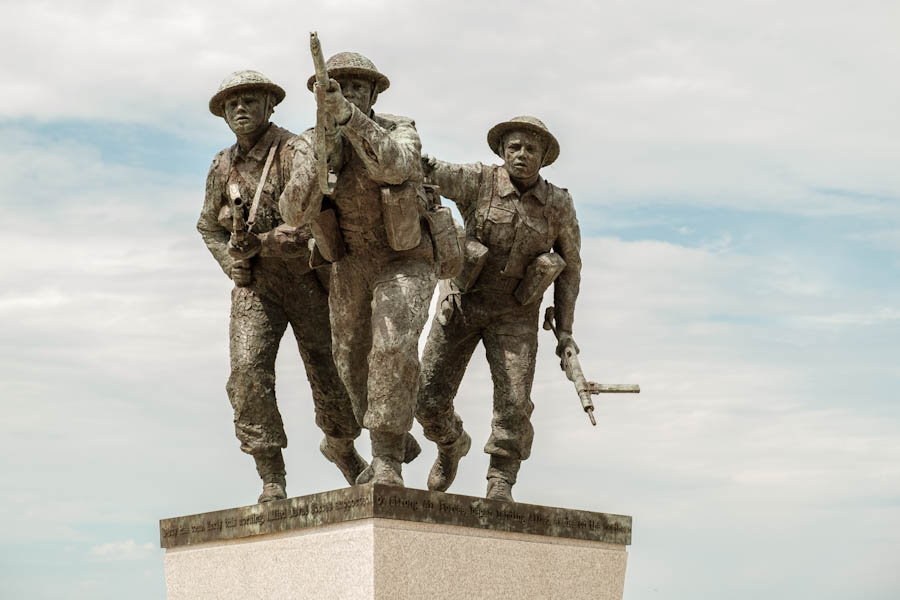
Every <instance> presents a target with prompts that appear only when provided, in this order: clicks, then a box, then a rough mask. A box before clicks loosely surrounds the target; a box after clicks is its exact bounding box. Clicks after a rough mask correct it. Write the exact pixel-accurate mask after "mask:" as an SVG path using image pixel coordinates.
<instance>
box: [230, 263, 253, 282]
mask: <svg viewBox="0 0 900 600" xmlns="http://www.w3.org/2000/svg"><path fill="white" fill-rule="evenodd" d="M231 280H232V281H234V285H236V286H238V287H247V286H248V285H250V283H251V282H252V281H253V273H252V271H251V270H250V266H249V265H247V264H246V263H242V262H238V263H235V264H234V266H232V267H231Z"/></svg>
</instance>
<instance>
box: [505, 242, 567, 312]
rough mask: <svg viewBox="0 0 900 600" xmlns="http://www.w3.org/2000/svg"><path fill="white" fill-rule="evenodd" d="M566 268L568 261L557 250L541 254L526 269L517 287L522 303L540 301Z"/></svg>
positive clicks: (518, 296) (517, 293)
mask: <svg viewBox="0 0 900 600" xmlns="http://www.w3.org/2000/svg"><path fill="white" fill-rule="evenodd" d="M565 268H566V261H564V260H563V258H562V257H561V256H560V255H559V254H557V253H555V252H546V253H544V254H541V255H540V256H538V257H537V258H535V259H534V260H533V261H531V264H529V265H528V267H527V268H526V269H525V277H523V278H522V282H521V283H520V284H519V285H518V287H516V291H515V296H516V300H518V301H519V302H520V303H521V304H531V303H533V302H540V301H541V298H543V296H544V292H546V291H547V288H548V287H550V284H551V283H553V281H554V280H555V279H556V278H557V277H559V274H560V273H562V272H563V269H565Z"/></svg>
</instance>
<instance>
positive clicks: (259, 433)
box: [226, 287, 287, 476]
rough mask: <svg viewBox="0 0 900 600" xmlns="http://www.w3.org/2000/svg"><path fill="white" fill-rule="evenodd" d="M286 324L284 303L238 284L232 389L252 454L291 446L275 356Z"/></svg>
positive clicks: (241, 436)
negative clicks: (279, 402) (278, 390)
mask: <svg viewBox="0 0 900 600" xmlns="http://www.w3.org/2000/svg"><path fill="white" fill-rule="evenodd" d="M286 327H287V316H286V315H285V313H284V310H283V309H282V307H281V306H279V305H278V304H276V303H274V302H272V301H270V300H266V299H265V298H264V297H262V296H260V295H259V294H257V293H256V292H254V291H253V290H252V288H249V287H236V288H234V290H233V291H232V294H231V324H230V328H229V332H230V350H231V376H230V377H229V378H228V384H227V385H226V390H227V391H228V398H229V400H230V401H231V406H232V407H233V408H234V430H235V434H236V435H237V438H238V440H240V442H241V450H243V451H244V452H247V453H248V454H253V455H274V454H280V452H281V449H282V448H284V447H286V446H287V436H286V435H285V433H284V425H283V423H282V421H281V414H280V413H279V412H278V405H277V404H276V401H275V356H276V354H277V353H278V344H279V343H280V342H281V337H282V335H283V334H284V330H285V328H286ZM282 471H283V467H282ZM282 476H283V474H282Z"/></svg>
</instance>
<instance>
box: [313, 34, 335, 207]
mask: <svg viewBox="0 0 900 600" xmlns="http://www.w3.org/2000/svg"><path fill="white" fill-rule="evenodd" d="M309 51H310V53H311V54H312V60H313V67H314V68H315V71H316V84H317V85H319V86H321V87H322V88H323V89H325V88H327V87H328V71H327V70H326V69H325V59H324V57H323V55H322V44H321V43H320V42H319V35H318V33H316V32H315V31H313V32H311V33H310V34H309ZM330 118H331V115H329V114H328V113H327V112H326V111H325V109H323V108H322V106H320V105H319V102H318V96H316V143H315V150H316V157H317V159H318V166H319V168H318V169H317V172H318V182H319V190H320V191H321V192H322V193H323V194H324V195H326V196H328V195H330V194H331V193H332V192H334V186H333V185H331V183H330V182H329V181H328V172H329V166H328V140H327V138H326V135H328V130H329V129H334V126H333V125H332V127H330V128H329V127H328V125H329V123H328V119H330Z"/></svg>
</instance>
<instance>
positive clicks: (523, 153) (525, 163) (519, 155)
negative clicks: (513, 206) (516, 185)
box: [503, 131, 545, 179]
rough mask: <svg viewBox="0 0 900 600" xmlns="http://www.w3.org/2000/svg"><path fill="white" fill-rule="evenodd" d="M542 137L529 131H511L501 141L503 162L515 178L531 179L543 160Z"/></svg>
mask: <svg viewBox="0 0 900 600" xmlns="http://www.w3.org/2000/svg"><path fill="white" fill-rule="evenodd" d="M544 150H545V144H544V139H543V138H542V137H541V136H540V135H538V134H536V133H532V132H530V131H511V132H510V133H508V134H506V138H505V139H504V141H503V162H504V165H505V166H506V170H507V172H508V173H509V174H510V175H512V176H513V177H515V178H516V179H531V178H532V177H534V176H535V175H537V174H538V171H540V169H541V165H542V164H543V162H544Z"/></svg>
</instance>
